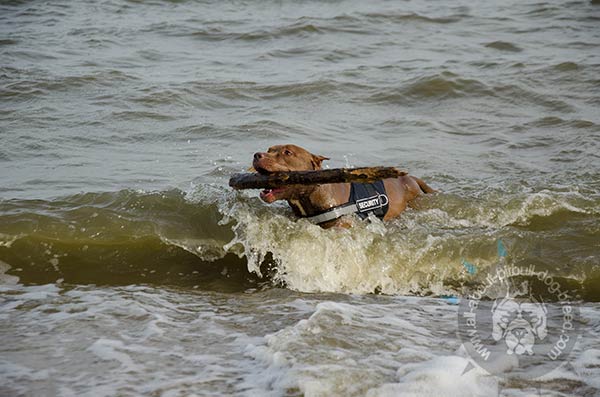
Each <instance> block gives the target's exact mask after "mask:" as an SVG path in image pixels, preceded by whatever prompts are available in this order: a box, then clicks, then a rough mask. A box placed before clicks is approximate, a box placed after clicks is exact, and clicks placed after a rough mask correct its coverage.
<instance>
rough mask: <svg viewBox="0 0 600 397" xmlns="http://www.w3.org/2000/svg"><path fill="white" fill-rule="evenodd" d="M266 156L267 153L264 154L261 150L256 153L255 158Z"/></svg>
mask: <svg viewBox="0 0 600 397" xmlns="http://www.w3.org/2000/svg"><path fill="white" fill-rule="evenodd" d="M264 156H265V154H264V153H260V152H258V153H254V160H260V159H262V158H263V157H264Z"/></svg>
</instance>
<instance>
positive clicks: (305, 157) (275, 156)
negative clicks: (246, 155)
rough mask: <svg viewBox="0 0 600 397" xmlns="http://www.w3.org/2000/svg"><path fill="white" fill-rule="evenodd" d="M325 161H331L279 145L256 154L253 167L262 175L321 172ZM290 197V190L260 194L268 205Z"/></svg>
mask: <svg viewBox="0 0 600 397" xmlns="http://www.w3.org/2000/svg"><path fill="white" fill-rule="evenodd" d="M324 160H329V159H328V158H327V157H323V156H318V155H316V154H312V153H310V152H309V151H308V150H306V149H303V148H301V147H300V146H296V145H277V146H271V147H270V148H269V149H268V150H267V151H266V152H258V153H255V154H254V160H253V161H252V167H253V168H254V169H255V170H256V172H258V173H260V174H269V173H271V172H277V171H311V170H320V169H321V163H323V161H324ZM289 196H290V188H277V189H266V190H263V191H262V192H261V194H260V198H262V199H263V200H264V201H266V202H267V203H272V202H273V201H275V200H283V199H287V198H289Z"/></svg>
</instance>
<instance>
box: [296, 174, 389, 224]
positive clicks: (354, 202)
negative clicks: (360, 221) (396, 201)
mask: <svg viewBox="0 0 600 397" xmlns="http://www.w3.org/2000/svg"><path fill="white" fill-rule="evenodd" d="M357 185H358V184H357ZM361 185H362V186H360V187H361V188H362V190H363V192H366V191H367V190H365V188H364V184H361ZM359 190H361V189H359V188H356V186H353V193H352V194H351V195H350V200H349V202H347V203H346V204H342V205H340V206H337V207H333V208H332V209H330V210H327V211H326V212H323V213H321V214H318V215H314V216H310V217H307V219H308V220H309V221H311V222H313V223H316V224H320V223H324V222H328V221H332V220H334V219H338V218H340V217H342V216H344V215H350V214H358V215H359V216H360V217H361V218H366V217H367V216H368V214H369V213H370V212H373V213H375V215H377V216H379V217H382V218H383V216H384V215H385V213H386V212H387V207H388V204H389V199H388V197H387V195H386V194H385V188H383V183H381V186H377V188H375V187H372V186H370V187H369V188H368V191H369V192H370V193H375V194H373V195H371V196H369V197H364V194H363V195H360V194H357V193H356V192H357V191H359Z"/></svg>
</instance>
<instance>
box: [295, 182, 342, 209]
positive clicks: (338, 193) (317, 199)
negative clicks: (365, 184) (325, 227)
mask: <svg viewBox="0 0 600 397" xmlns="http://www.w3.org/2000/svg"><path fill="white" fill-rule="evenodd" d="M298 193H299V194H295V195H294V196H293V197H290V198H289V199H287V202H288V203H289V205H290V207H292V210H293V211H294V213H295V214H296V216H299V217H307V216H313V215H317V214H320V213H323V212H325V211H327V210H329V209H331V208H333V207H337V206H339V205H342V204H345V203H346V202H347V201H348V197H349V196H350V184H349V183H331V184H325V185H318V186H312V187H310V188H308V189H302V190H300V191H299V192H298Z"/></svg>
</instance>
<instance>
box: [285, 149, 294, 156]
mask: <svg viewBox="0 0 600 397" xmlns="http://www.w3.org/2000/svg"><path fill="white" fill-rule="evenodd" d="M283 154H285V155H286V156H291V155H292V154H294V153H292V151H291V150H287V149H286V150H285V151H284V152H283Z"/></svg>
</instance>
